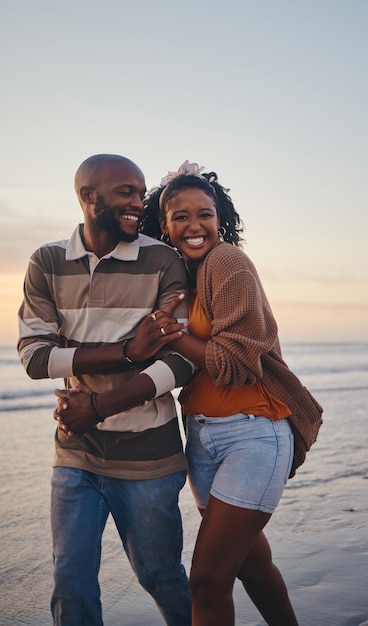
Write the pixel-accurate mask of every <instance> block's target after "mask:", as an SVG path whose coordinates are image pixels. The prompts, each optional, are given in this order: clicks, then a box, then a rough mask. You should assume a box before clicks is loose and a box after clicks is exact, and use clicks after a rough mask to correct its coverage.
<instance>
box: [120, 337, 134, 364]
mask: <svg viewBox="0 0 368 626" xmlns="http://www.w3.org/2000/svg"><path fill="white" fill-rule="evenodd" d="M130 342H131V339H124V341H123V343H122V349H123V361H124V362H125V363H127V364H128V365H129V367H131V368H132V369H133V368H134V367H135V363H134V361H133V359H131V358H130V356H129V354H128V347H129V343H130Z"/></svg>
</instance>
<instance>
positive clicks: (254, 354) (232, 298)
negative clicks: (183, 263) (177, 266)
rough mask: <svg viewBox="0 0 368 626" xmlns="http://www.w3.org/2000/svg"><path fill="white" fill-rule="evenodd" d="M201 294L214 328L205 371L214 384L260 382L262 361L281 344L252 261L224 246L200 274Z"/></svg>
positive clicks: (232, 247) (233, 249)
mask: <svg viewBox="0 0 368 626" xmlns="http://www.w3.org/2000/svg"><path fill="white" fill-rule="evenodd" d="M198 295H199V298H200V300H201V303H202V306H204V309H205V311H206V313H207V315H208V317H209V318H210V320H211V324H212V331H211V339H210V340H209V341H208V343H207V348H206V368H207V370H208V372H209V374H210V376H211V377H212V379H213V381H214V383H215V384H216V385H219V386H226V387H239V386H241V385H243V384H253V383H255V382H256V380H257V379H261V378H262V377H263V370H262V362H261V357H262V355H263V354H265V353H267V352H269V351H270V350H271V349H273V348H276V349H277V350H279V343H278V338H277V325H276V321H275V319H274V317H273V315H272V311H271V308H270V305H269V303H268V301H267V298H266V295H265V293H264V290H263V287H262V285H261V282H260V280H259V277H258V274H257V272H256V269H255V267H254V265H253V263H252V262H251V261H250V259H249V258H248V257H247V256H246V255H245V254H244V252H243V251H242V250H240V249H239V248H236V247H235V246H231V245H228V244H220V245H219V246H217V247H216V248H215V249H214V250H213V251H212V252H211V253H210V254H209V255H208V256H207V258H206V260H205V262H204V264H203V266H202V268H201V270H200V272H199V276H198Z"/></svg>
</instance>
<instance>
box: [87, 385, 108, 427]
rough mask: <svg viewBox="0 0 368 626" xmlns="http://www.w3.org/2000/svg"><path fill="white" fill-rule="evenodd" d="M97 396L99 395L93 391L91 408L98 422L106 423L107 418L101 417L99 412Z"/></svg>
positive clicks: (90, 398) (90, 395)
mask: <svg viewBox="0 0 368 626" xmlns="http://www.w3.org/2000/svg"><path fill="white" fill-rule="evenodd" d="M96 396H97V393H95V392H94V391H92V393H90V394H89V408H90V409H91V411H92V413H93V415H94V417H95V418H96V421H97V422H104V421H105V418H104V417H102V415H100V414H99V412H98V410H97V406H96Z"/></svg>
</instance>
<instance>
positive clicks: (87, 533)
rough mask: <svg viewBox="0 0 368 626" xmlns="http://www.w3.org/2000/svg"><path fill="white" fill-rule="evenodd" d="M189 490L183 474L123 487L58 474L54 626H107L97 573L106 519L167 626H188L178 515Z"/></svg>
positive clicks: (93, 477)
mask: <svg viewBox="0 0 368 626" xmlns="http://www.w3.org/2000/svg"><path fill="white" fill-rule="evenodd" d="M184 483H185V472H178V473H176V474H170V475H169V476H164V477H162V478H156V479H152V480H121V479H117V478H109V477H107V476H100V475H97V474H93V473H91V472H86V471H84V470H79V469H72V468H68V467H56V468H55V469H54V473H53V477H52V491H51V526H52V535H53V552H54V578H55V587H54V592H53V595H52V601H51V609H52V614H53V617H54V624H55V625H56V626H87V625H88V626H102V624H103V622H102V609H101V601H100V587H99V583H98V573H99V569H100V560H101V539H102V533H103V531H104V528H105V525H106V521H107V518H108V516H109V513H111V514H112V516H113V518H114V521H115V524H116V527H117V529H118V532H119V535H120V537H121V540H122V542H123V546H124V550H125V552H126V554H127V556H128V559H129V561H130V564H131V566H132V568H133V570H134V572H135V574H136V576H137V578H138V580H139V582H140V584H141V585H142V586H143V587H144V588H145V589H146V590H147V591H148V593H150V594H151V596H152V597H153V599H154V600H155V602H156V604H157V606H158V609H159V611H160V613H161V614H162V616H163V618H164V620H165V623H166V624H167V625H168V626H190V624H191V601H190V595H189V586H188V579H187V576H186V573H185V569H184V566H183V565H182V563H181V552H182V547H183V531H182V522H181V515H180V511H179V507H178V496H179V491H180V489H182V487H183V485H184Z"/></svg>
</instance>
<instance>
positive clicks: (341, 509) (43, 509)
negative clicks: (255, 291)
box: [0, 343, 368, 626]
mask: <svg viewBox="0 0 368 626" xmlns="http://www.w3.org/2000/svg"><path fill="white" fill-rule="evenodd" d="M283 353H284V358H285V360H286V361H287V363H288V364H289V366H290V368H291V369H292V370H293V371H294V372H295V373H296V374H297V375H298V376H299V378H300V379H301V380H302V382H303V383H304V384H305V385H306V386H307V387H308V389H309V390H310V391H311V392H312V393H313V395H314V396H315V397H316V398H317V400H318V401H319V402H320V404H322V406H323V407H324V423H323V425H322V427H321V430H320V434H319V437H318V440H317V442H316V444H314V446H313V447H312V449H311V451H310V452H309V453H308V455H307V461H306V463H305V464H304V465H303V466H302V467H301V468H300V469H299V470H298V472H297V474H296V476H295V478H293V479H292V480H290V481H288V484H287V487H286V489H285V492H284V495H283V498H282V500H281V503H280V505H279V507H278V509H277V511H276V512H275V514H274V515H273V517H272V519H271V522H270V524H269V526H268V528H269V531H266V534H269V537H270V541H271V544H272V545H273V549H274V554H276V556H277V558H278V562H280V561H281V564H282V565H283V572H284V575H285V578H286V580H287V582H288V585H290V586H291V589H294V595H295V599H296V603H297V606H298V609H299V614H300V615H301V619H300V623H301V624H303V625H305V626H311V624H315V623H323V624H324V626H327V625H331V626H340V625H341V626H356V625H358V624H368V602H367V593H366V582H364V580H365V578H364V577H363V576H362V575H361V574H360V572H361V571H362V568H363V557H364V555H365V557H364V558H366V557H367V549H368V548H367V544H368V533H367V530H368V516H367V513H368V452H367V451H368V344H358V343H341V344H337V343H336V344H286V345H284V346H283ZM62 386H63V381H62V380H57V381H55V380H54V381H50V380H41V381H32V380H30V379H29V378H28V377H27V376H26V374H25V372H24V371H23V368H22V367H21V365H20V363H19V361H18V357H17V354H16V352H15V349H14V348H0V437H1V450H2V460H1V482H0V506H1V515H0V532H1V537H0V541H1V559H0V625H2V626H10V625H13V624H15V625H27V626H36V625H37V626H44V625H45V626H46V625H47V624H51V618H50V613H49V597H50V594H51V590H52V558H51V540H50V530H49V491H50V487H49V483H50V476H51V466H52V458H53V435H54V431H55V421H54V420H53V417H52V412H53V408H54V406H55V402H54V396H53V393H52V391H53V389H54V388H55V387H62ZM181 510H182V515H183V525H184V536H185V544H184V553H183V560H184V563H185V565H186V567H187V568H189V566H190V558H191V554H192V550H193V545H194V541H195V537H196V533H197V530H198V525H199V515H198V513H197V511H196V509H195V506H194V503H193V500H192V497H191V494H190V490H189V487H188V486H187V485H186V486H185V488H184V490H183V492H182V494H181ZM286 537H287V538H288V540H289V541H290V547H289V548H288V549H287V551H286V552H287V554H285V550H284V548H283V546H284V543H283V542H284V541H285V538H286ZM362 538H363V539H362ZM71 540H77V538H71ZM364 542H365V543H364ZM328 545H330V548H331V551H330V552H328V553H326V555H325V556H324V557H323V559H325V562H326V573H325V574H324V577H323V580H322V577H321V575H320V574H319V573H318V572H317V571H316V570H318V569H319V568H320V569H323V565H322V562H321V559H322V557H320V560H318V554H321V555H322V552H323V550H325V549H326V546H328ZM312 553H313V554H314V557H312V556H311V555H312ZM307 554H309V555H310V556H309V558H310V559H312V558H314V559H315V561H312V560H306V555H307ZM331 555H334V556H331ZM303 559H304V562H305V566H304V569H301V573H297V572H299V571H300V563H301V561H302V560H303ZM328 559H330V560H331V563H330V561H328ZM333 559H335V560H334V561H333V563H332V560H333ZM349 559H350V560H349ZM327 563H329V565H328V567H327ZM308 564H309V565H308ZM365 564H367V561H365ZM308 567H309V569H308ZM347 567H350V574H348V578H346V576H345V578H344V581H343V582H339V579H338V578H337V572H340V571H342V572H345V574H346V568H347ZM313 568H314V569H313ZM333 568H334V569H333ZM365 568H366V565H365ZM332 569H333V571H334V572H335V570H336V572H335V573H333V572H332ZM327 570H328V571H327ZM365 571H366V569H365ZM331 572H332V573H331ZM354 572H355V574H354ZM354 575H355V579H354V581H353V577H354ZM349 576H350V578H351V580H350V585H351V588H350V587H349ZM329 577H330V578H329ZM331 577H332V578H331ZM311 580H313V582H311ZM326 580H327V581H328V585H327V583H326ZM100 581H101V588H102V598H103V606H104V611H105V626H115V625H118V624H122V623H124V624H125V625H126V626H156V625H157V626H159V625H160V624H162V620H161V618H160V617H159V615H158V613H157V610H156V608H155V607H154V606H153V603H152V601H151V599H150V598H149V597H148V596H147V594H146V593H145V592H144V591H143V590H142V589H141V588H140V587H139V585H138V583H137V582H136V580H135V577H134V575H133V574H132V572H131V570H130V567H129V564H128V563H127V561H126V559H125V555H124V553H123V552H122V550H121V547H120V541H119V538H118V536H117V532H116V529H115V527H114V525H113V523H112V522H111V521H109V522H108V525H107V529H106V532H105V534H104V543H103V560H102V566H101V576H100ZM340 585H341V589H340ZM310 587H313V593H314V596H313V597H314V598H315V606H317V607H318V611H319V615H320V614H321V611H322V613H323V614H324V618H323V619H322V621H321V619H319V618H318V617H317V616H316V615H313V617H312V608H311V606H312V604H311V602H310V600H309V601H308V602H307V601H306V600H305V598H306V589H307V588H310ZM327 593H328V594H329V596H330V598H331V597H332V599H333V601H332V603H331V601H330V600H329V601H328V602H326V601H325V594H327ZM331 594H332V596H331ZM334 594H335V595H334ZM344 594H345V595H346V600H341V598H345V595H344ZM237 597H238V596H237ZM309 597H310V595H309ZM339 601H340V605H339ZM318 602H320V604H318ZM243 603H244V604H243ZM298 603H299V605H298ZM334 603H335V604H334ZM238 606H239V609H238V610H239V619H238V620H237V626H238V625H239V626H243V624H244V625H245V624H246V625H247V626H249V625H254V626H257V625H259V624H264V622H263V621H262V620H261V618H260V617H259V616H258V614H257V613H256V612H255V609H254V608H253V607H252V605H250V603H249V600H248V601H246V599H245V597H244V600H243V598H242V599H241V600H239V601H238ZM334 607H337V608H334ZM316 610H317V609H316ZM122 612H123V613H124V620H123V621H122V620H121V614H122ZM303 615H304V617H303ZM352 616H353V617H352ZM354 616H355V617H354ZM365 620H367V621H365Z"/></svg>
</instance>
